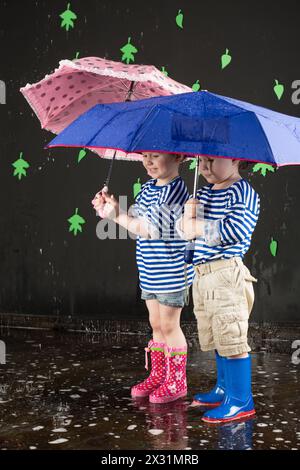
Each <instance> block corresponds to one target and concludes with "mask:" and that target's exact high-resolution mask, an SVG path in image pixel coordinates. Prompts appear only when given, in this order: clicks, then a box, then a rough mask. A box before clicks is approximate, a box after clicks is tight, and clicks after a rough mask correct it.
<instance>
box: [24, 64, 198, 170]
mask: <svg viewBox="0 0 300 470" xmlns="http://www.w3.org/2000/svg"><path fill="white" fill-rule="evenodd" d="M20 91H21V92H22V93H23V95H24V97H25V98H26V100H27V101H28V103H29V104H30V106H31V107H32V109H33V110H34V112H35V114H36V115H37V117H38V118H39V120H40V122H41V126H42V128H43V129H46V130H48V131H51V132H53V133H55V134H58V133H59V132H61V131H62V130H64V129H65V128H66V127H67V126H68V125H69V124H71V122H73V121H74V120H75V119H76V118H78V117H79V116H80V115H81V114H82V113H84V112H85V111H87V110H88V109H90V108H92V107H93V106H95V105H97V104H99V103H113V102H120V101H131V100H132V101H133V100H139V99H144V98H150V97H153V96H165V95H172V94H178V93H186V92H191V91H192V89H191V88H189V87H188V86H186V85H183V84H181V83H178V82H176V81H175V80H173V79H172V78H169V77H167V76H166V75H165V74H164V73H163V72H161V71H159V70H158V69H157V68H156V67H154V66H153V65H135V64H128V65H126V64H124V63H122V62H115V61H112V60H107V59H102V58H98V57H84V58H82V59H76V60H74V61H71V60H61V61H60V62H59V67H58V68H57V69H55V71H54V72H53V73H51V74H50V75H46V77H45V78H43V79H42V80H41V81H39V82H37V83H34V84H27V85H26V86H25V87H23V88H21V89H20ZM90 150H93V151H94V152H95V153H97V154H98V155H99V156H100V157H103V158H109V159H112V160H113V159H115V158H116V159H118V160H123V159H125V160H138V161H140V160H141V159H142V156H141V155H140V154H137V153H128V154H126V153H125V152H122V151H113V150H109V149H101V148H100V149H99V148H97V149H90Z"/></svg>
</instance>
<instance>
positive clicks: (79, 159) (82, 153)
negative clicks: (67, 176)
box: [77, 149, 87, 163]
mask: <svg viewBox="0 0 300 470" xmlns="http://www.w3.org/2000/svg"><path fill="white" fill-rule="evenodd" d="M86 154H87V153H86V150H85V149H81V150H80V152H79V154H78V158H77V162H78V163H80V161H81V160H82V159H83V158H84V157H85V156H86Z"/></svg>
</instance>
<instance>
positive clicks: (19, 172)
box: [12, 152, 30, 180]
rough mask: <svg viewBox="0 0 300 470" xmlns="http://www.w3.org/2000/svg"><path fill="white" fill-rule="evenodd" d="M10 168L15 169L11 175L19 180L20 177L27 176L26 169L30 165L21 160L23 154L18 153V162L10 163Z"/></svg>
mask: <svg viewBox="0 0 300 470" xmlns="http://www.w3.org/2000/svg"><path fill="white" fill-rule="evenodd" d="M12 166H13V167H14V169H15V170H14V173H13V175H14V176H17V177H18V179H19V180H20V179H21V178H22V176H27V173H26V169H27V168H29V166H30V165H29V163H28V162H27V161H26V160H24V159H23V152H21V153H20V156H19V158H18V160H16V161H15V162H14V163H12Z"/></svg>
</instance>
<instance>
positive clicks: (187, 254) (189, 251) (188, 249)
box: [184, 240, 195, 264]
mask: <svg viewBox="0 0 300 470" xmlns="http://www.w3.org/2000/svg"><path fill="white" fill-rule="evenodd" d="M194 252H195V240H190V241H189V242H187V244H186V246H185V250H184V261H185V262H186V263H188V264H192V263H193V258H194Z"/></svg>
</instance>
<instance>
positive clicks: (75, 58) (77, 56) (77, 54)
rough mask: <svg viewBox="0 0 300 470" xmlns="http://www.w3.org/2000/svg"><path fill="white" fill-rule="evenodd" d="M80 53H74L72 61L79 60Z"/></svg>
mask: <svg viewBox="0 0 300 470" xmlns="http://www.w3.org/2000/svg"><path fill="white" fill-rule="evenodd" d="M79 55H80V52H76V56H75V57H74V59H73V60H77V59H78V58H79Z"/></svg>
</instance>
